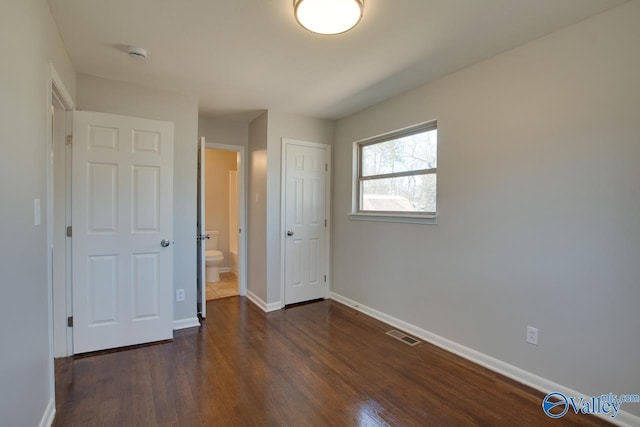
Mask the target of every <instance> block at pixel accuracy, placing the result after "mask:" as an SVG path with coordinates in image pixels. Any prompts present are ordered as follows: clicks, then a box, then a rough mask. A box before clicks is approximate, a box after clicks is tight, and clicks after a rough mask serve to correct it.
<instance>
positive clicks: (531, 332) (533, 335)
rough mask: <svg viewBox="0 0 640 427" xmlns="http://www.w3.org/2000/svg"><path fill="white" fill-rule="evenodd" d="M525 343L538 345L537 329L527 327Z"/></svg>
mask: <svg viewBox="0 0 640 427" xmlns="http://www.w3.org/2000/svg"><path fill="white" fill-rule="evenodd" d="M527 342H528V343H529V344H533V345H538V328H534V327H533V326H527Z"/></svg>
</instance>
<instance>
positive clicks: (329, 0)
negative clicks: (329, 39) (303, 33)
mask: <svg viewBox="0 0 640 427" xmlns="http://www.w3.org/2000/svg"><path fill="white" fill-rule="evenodd" d="M293 11H294V14H295V17H296V20H297V21H298V23H299V24H300V25H302V26H303V27H304V28H306V29H307V30H309V31H311V32H314V33H318V34H340V33H344V32H345V31H349V30H350V29H352V28H353V27H355V26H356V24H357V23H358V22H360V19H361V18H362V14H363V12H364V0H293Z"/></svg>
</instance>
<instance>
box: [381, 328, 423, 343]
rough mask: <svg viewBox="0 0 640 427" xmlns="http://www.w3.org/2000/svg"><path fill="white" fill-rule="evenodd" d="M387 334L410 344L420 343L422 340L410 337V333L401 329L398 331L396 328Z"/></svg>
mask: <svg viewBox="0 0 640 427" xmlns="http://www.w3.org/2000/svg"><path fill="white" fill-rule="evenodd" d="M387 335H390V336H392V337H393V338H395V339H397V340H400V341H402V342H403V343H405V344H409V345H410V346H412V347H413V346H414V345H418V344H420V341H418V340H417V339H415V338H413V337H410V336H409V335H407V334H405V333H404V332H400V331H396V330H395V329H393V330H391V331H389V332H387Z"/></svg>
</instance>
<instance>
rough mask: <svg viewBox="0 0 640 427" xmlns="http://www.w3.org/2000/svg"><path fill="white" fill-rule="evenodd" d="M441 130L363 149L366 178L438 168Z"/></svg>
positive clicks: (364, 174)
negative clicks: (438, 145) (439, 132)
mask: <svg viewBox="0 0 640 427" xmlns="http://www.w3.org/2000/svg"><path fill="white" fill-rule="evenodd" d="M437 141H438V130H437V129H433V130H429V131H427V132H422V133H417V134H415V135H409V136H403V137H401V138H397V139H393V140H391V141H385V142H381V143H378V144H371V145H365V146H363V147H362V159H361V160H362V176H371V175H380V174H387V173H394V172H407V171H412V170H421V169H434V168H436V160H437V159H436V155H437Z"/></svg>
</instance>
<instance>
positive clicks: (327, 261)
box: [280, 138, 332, 308]
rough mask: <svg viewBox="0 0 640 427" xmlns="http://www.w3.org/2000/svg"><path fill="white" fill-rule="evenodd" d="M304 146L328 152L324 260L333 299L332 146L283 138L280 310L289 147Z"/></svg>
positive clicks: (328, 290)
mask: <svg viewBox="0 0 640 427" xmlns="http://www.w3.org/2000/svg"><path fill="white" fill-rule="evenodd" d="M289 144H291V145H302V146H304V147H313V148H322V149H325V150H327V151H326V157H325V161H326V165H327V171H326V172H327V173H326V175H325V189H326V191H325V193H324V194H325V196H324V198H325V205H324V209H325V211H324V215H325V218H326V220H327V226H326V227H325V229H324V237H325V242H326V244H325V250H324V254H325V258H324V260H325V261H324V264H325V267H324V271H325V274H326V275H327V282H326V283H325V290H324V298H325V299H328V298H330V297H331V158H332V157H331V145H329V144H321V143H318V142H308V141H301V140H299V139H293V138H282V144H281V146H280V151H281V158H280V165H281V166H280V173H281V175H280V231H281V233H280V301H281V302H280V308H284V306H285V305H286V304H285V301H286V298H285V281H286V280H285V279H286V271H285V257H286V237H285V235H284V230H285V229H286V227H287V224H286V215H285V213H286V189H287V168H286V164H287V163H286V159H287V145H289Z"/></svg>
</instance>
